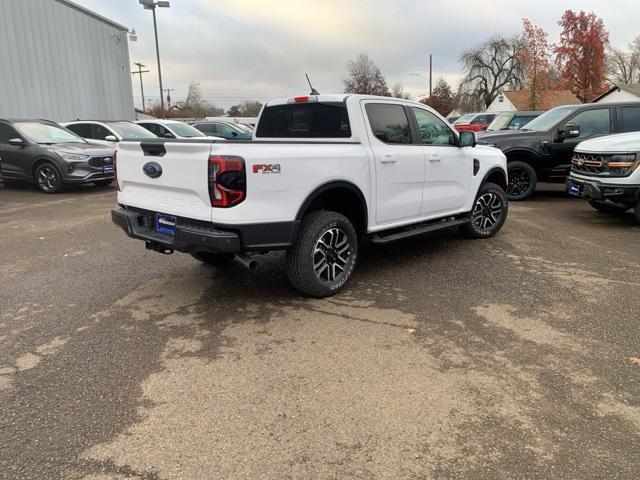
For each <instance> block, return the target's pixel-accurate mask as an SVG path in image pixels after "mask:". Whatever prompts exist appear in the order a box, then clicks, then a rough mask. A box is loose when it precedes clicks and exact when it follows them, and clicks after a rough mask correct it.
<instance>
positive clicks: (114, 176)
mask: <svg viewBox="0 0 640 480" xmlns="http://www.w3.org/2000/svg"><path fill="white" fill-rule="evenodd" d="M117 153H118V151H117V150H114V151H113V181H114V183H115V184H116V188H117V189H118V191H120V184H119V183H118V165H117V163H116V154H117Z"/></svg>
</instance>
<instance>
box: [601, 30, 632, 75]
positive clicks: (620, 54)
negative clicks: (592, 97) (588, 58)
mask: <svg viewBox="0 0 640 480" xmlns="http://www.w3.org/2000/svg"><path fill="white" fill-rule="evenodd" d="M606 69H607V80H608V81H609V82H611V83H640V35H639V36H637V37H636V39H635V40H634V41H633V42H631V43H630V44H629V51H628V52H625V51H624V50H621V49H619V48H615V47H614V46H613V45H611V44H609V45H607V52H606Z"/></svg>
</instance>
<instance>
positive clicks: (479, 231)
mask: <svg viewBox="0 0 640 480" xmlns="http://www.w3.org/2000/svg"><path fill="white" fill-rule="evenodd" d="M508 212H509V201H508V199H507V194H506V192H505V191H504V190H503V189H502V187H500V186H499V185H496V184H495V183H491V182H486V183H484V184H483V185H482V186H481V187H480V190H478V194H477V195H476V200H475V202H473V208H472V210H471V222H469V223H466V224H464V225H462V226H461V227H460V229H461V230H462V232H463V233H464V234H465V235H466V236H467V237H469V238H489V237H493V236H494V235H495V234H496V233H498V232H499V231H500V229H501V228H502V226H503V225H504V222H505V221H506V220H507V214H508Z"/></svg>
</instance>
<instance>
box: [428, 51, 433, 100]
mask: <svg viewBox="0 0 640 480" xmlns="http://www.w3.org/2000/svg"><path fill="white" fill-rule="evenodd" d="M432 87H433V55H431V54H429V98H431V89H432Z"/></svg>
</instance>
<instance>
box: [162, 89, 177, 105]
mask: <svg viewBox="0 0 640 480" xmlns="http://www.w3.org/2000/svg"><path fill="white" fill-rule="evenodd" d="M174 90H175V88H165V89H163V90H162V91H163V92H167V105H168V106H167V110H171V95H170V92H173V91H174Z"/></svg>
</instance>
